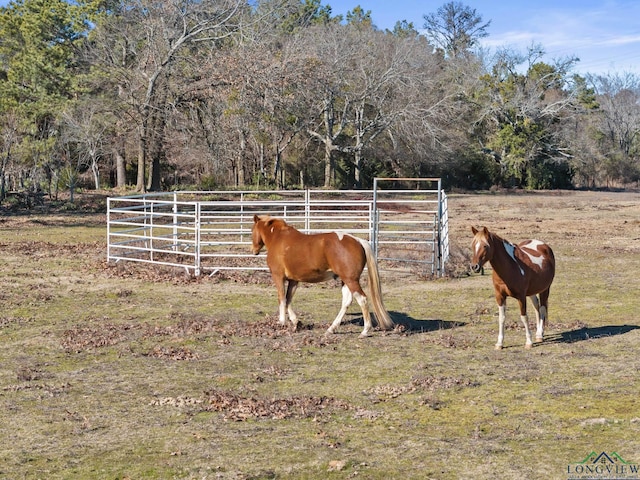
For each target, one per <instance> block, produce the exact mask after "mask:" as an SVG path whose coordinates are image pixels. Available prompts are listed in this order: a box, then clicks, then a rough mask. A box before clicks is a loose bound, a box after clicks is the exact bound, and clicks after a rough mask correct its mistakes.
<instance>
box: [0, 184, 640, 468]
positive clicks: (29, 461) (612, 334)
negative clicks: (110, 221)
mask: <svg viewBox="0 0 640 480" xmlns="http://www.w3.org/2000/svg"><path fill="white" fill-rule="evenodd" d="M449 202H450V203H449V211H450V222H451V242H452V262H451V267H450V269H451V271H452V272H453V273H454V275H452V276H451V277H450V278H446V279H438V280H425V279H420V278H412V277H407V276H396V275H395V274H393V273H391V272H385V271H383V272H382V282H383V293H384V298H385V303H386V306H387V308H388V309H389V310H390V311H391V312H392V315H393V316H394V317H395V318H396V319H397V320H398V322H399V323H400V325H401V327H400V328H398V329H396V331H394V332H380V331H376V332H375V333H374V336H373V337H370V338H366V339H359V338H358V334H359V333H360V331H361V329H362V326H361V316H360V314H359V309H358V307H357V305H354V306H352V307H351V310H350V313H349V315H348V318H347V323H346V324H345V325H343V326H342V327H341V328H340V329H339V331H338V333H337V334H336V335H333V336H330V337H325V336H324V332H325V330H326V328H327V327H328V325H329V323H330V322H331V320H333V317H334V316H335V314H336V313H337V310H338V309H339V305H340V291H339V288H338V286H337V284H332V283H328V284H323V285H314V286H303V287H301V288H300V289H299V291H298V293H297V294H296V299H295V302H294V306H295V307H297V312H298V314H299V316H300V319H301V321H302V328H301V329H300V330H299V331H297V332H291V331H290V330H288V329H286V328H282V327H279V326H278V325H277V323H276V319H277V300H276V292H275V288H274V287H273V286H272V285H271V284H270V281H269V278H268V276H267V275H266V274H264V273H257V274H235V275H224V276H213V277H208V276H203V277H199V278H189V277H186V276H185V275H184V273H183V272H181V271H177V270H171V269H165V268H152V267H149V266H145V265H140V264H119V265H108V264H107V263H106V245H105V232H106V227H105V216H104V214H101V213H86V214H82V213H78V212H77V211H75V212H71V213H64V212H51V213H48V214H44V213H39V212H37V211H34V212H30V213H29V214H6V215H3V216H2V217H0V302H1V305H2V309H1V310H0V346H1V349H0V407H1V408H0V478H2V479H36V478H42V479H61V478H64V479H85V478H91V479H93V478H95V479H172V478H186V479H272V478H273V479H332V478H335V479H345V478H364V479H381V480H382V479H442V480H445V479H461V478H465V479H467V478H473V479H496V478H497V479H524V478H526V479H567V478H570V477H574V478H575V477H579V475H578V474H579V473H581V472H583V471H586V470H585V468H586V466H588V465H591V462H592V460H593V457H590V458H589V459H587V457H588V456H589V455H590V454H591V453H595V454H596V455H599V454H600V453H602V452H605V453H607V455H609V456H612V454H613V452H615V453H616V454H617V455H619V458H620V459H622V460H624V461H625V462H627V463H626V464H624V463H622V460H617V458H618V457H615V455H613V458H614V460H615V465H614V467H618V468H622V467H626V468H627V470H626V471H627V472H630V471H631V469H632V467H634V466H639V465H640V401H639V400H638V397H639V394H638V392H639V391H640V390H639V388H640V387H639V385H640V356H639V351H640V299H639V294H640V280H639V279H638V272H639V271H640V194H638V193H629V192H627V193H624V192H623V193H612V192H548V193H520V194H460V195H456V194H453V195H451V196H450V198H449ZM470 225H476V226H481V225H485V226H487V227H489V228H490V229H493V230H494V231H496V233H498V234H500V235H502V236H504V237H505V238H507V239H509V240H512V241H514V242H515V241H520V240H524V239H525V238H531V237H534V238H538V239H540V240H545V241H547V242H548V243H549V244H550V245H551V246H552V247H553V249H554V251H555V254H556V260H557V273H556V280H555V282H554V285H553V287H552V289H551V298H550V312H549V315H550V323H549V326H548V328H547V335H546V339H545V341H544V343H541V344H540V343H537V344H535V345H534V348H533V349H531V350H525V349H524V348H523V346H524V331H523V328H522V326H521V325H520V321H519V318H518V312H517V302H515V300H513V299H510V300H508V303H507V305H508V308H507V318H508V320H507V330H506V338H505V348H504V349H503V350H502V351H495V350H494V349H493V346H494V344H495V341H496V336H497V307H496V305H495V301H494V299H493V291H492V285H491V279H490V275H484V276H482V275H473V276H469V275H467V274H466V272H465V267H464V266H465V264H466V263H467V261H468V258H469V257H468V256H469V253H470V252H469V244H470V241H471V234H470ZM530 321H533V315H532V314H531V312H530ZM585 460H586V462H585V463H582V464H580V463H579V462H583V461H585ZM601 465H605V464H601ZM612 465H613V464H612ZM596 475H597V474H596ZM629 475H630V476H628V477H627V478H640V473H638V474H629ZM634 475H635V476H634ZM592 478H608V477H604V476H600V477H598V476H596V477H593V476H592Z"/></svg>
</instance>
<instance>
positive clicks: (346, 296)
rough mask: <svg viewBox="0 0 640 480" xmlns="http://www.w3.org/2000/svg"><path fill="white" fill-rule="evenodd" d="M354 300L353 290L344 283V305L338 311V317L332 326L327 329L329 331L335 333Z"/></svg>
mask: <svg viewBox="0 0 640 480" xmlns="http://www.w3.org/2000/svg"><path fill="white" fill-rule="evenodd" d="M352 301H353V294H352V293H351V290H349V287H347V286H346V285H342V307H341V308H340V311H339V312H338V315H337V316H336V319H335V320H334V321H333V323H332V324H331V326H330V327H329V328H328V329H327V333H335V330H336V328H338V327H339V326H340V322H342V319H343V318H344V316H345V314H346V313H347V308H349V305H351V302H352Z"/></svg>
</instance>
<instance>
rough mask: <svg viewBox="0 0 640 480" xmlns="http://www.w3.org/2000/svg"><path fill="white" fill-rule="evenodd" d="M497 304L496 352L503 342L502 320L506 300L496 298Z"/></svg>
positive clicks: (504, 313)
mask: <svg viewBox="0 0 640 480" xmlns="http://www.w3.org/2000/svg"><path fill="white" fill-rule="evenodd" d="M496 301H497V302H498V341H497V342H496V350H501V349H502V342H503V341H504V320H505V316H506V310H507V299H506V298H505V297H496Z"/></svg>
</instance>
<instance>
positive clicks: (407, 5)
mask: <svg viewBox="0 0 640 480" xmlns="http://www.w3.org/2000/svg"><path fill="white" fill-rule="evenodd" d="M8 1H9V0H0V5H7V4H8ZM448 1H449V0H437V1H436V0H413V1H412V0H322V4H323V5H330V6H331V9H332V13H333V14H334V15H338V14H342V15H345V14H346V13H347V12H348V11H349V10H352V9H353V8H354V7H356V6H357V5H360V6H361V7H362V8H363V9H364V10H370V11H371V16H372V18H373V23H374V24H375V25H376V26H377V27H378V28H381V29H386V28H388V29H392V28H393V26H394V25H395V23H396V22H397V21H399V20H407V21H409V22H413V24H414V26H415V27H416V28H417V29H418V30H420V29H421V28H422V27H423V26H424V18H423V17H424V15H425V14H428V13H435V12H436V11H437V10H438V8H439V7H441V6H442V5H444V4H445V3H447V2H448ZM454 1H460V2H461V3H462V4H463V5H466V6H469V7H471V8H474V9H475V10H476V13H478V14H479V15H481V16H482V19H483V21H484V22H487V21H489V20H491V25H490V27H489V28H488V32H489V36H488V37H487V38H485V39H484V40H483V41H482V44H483V46H484V47H486V48H488V49H489V51H490V52H491V51H493V52H494V51H495V50H496V49H497V48H498V47H509V48H511V49H513V50H516V51H518V52H521V53H525V52H526V48H527V47H528V46H531V45H532V44H540V45H542V46H543V48H544V49H545V51H546V52H547V57H545V58H544V60H545V61H551V60H552V59H554V58H565V57H567V56H577V57H578V58H580V62H578V63H577V65H576V67H575V68H574V71H575V72H577V73H583V74H584V73H597V74H607V73H625V72H631V73H635V74H639V75H640V0H528V1H523V0H509V1H498V0H454Z"/></svg>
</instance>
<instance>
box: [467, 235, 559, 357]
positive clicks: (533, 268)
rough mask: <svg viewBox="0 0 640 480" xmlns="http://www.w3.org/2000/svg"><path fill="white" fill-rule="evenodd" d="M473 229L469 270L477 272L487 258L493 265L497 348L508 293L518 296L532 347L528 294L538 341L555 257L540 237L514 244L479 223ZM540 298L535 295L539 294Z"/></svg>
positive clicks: (498, 348)
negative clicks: (496, 305)
mask: <svg viewBox="0 0 640 480" xmlns="http://www.w3.org/2000/svg"><path fill="white" fill-rule="evenodd" d="M471 231H472V232H473V242H472V244H471V248H472V250H473V260H472V261H471V270H473V271H474V272H476V273H478V272H479V271H480V270H481V269H482V266H483V265H484V264H485V263H486V262H489V263H490V264H491V267H492V268H493V288H494V290H495V295H496V302H497V303H498V327H499V329H498V343H496V350H500V349H501V348H502V341H503V339H504V320H505V307H506V299H507V296H509V297H513V298H515V299H517V300H518V303H519V304H520V320H521V321H522V323H523V324H524V329H525V334H526V336H527V340H526V343H525V345H524V347H525V348H531V346H532V345H533V342H532V341H531V333H530V332H529V322H528V319H527V297H529V298H530V299H531V301H532V302H533V306H534V308H535V309H536V327H537V328H536V341H538V342H541V341H542V339H543V335H544V322H545V321H546V320H547V308H548V304H549V289H550V287H551V282H552V281H553V277H554V275H555V270H556V261H555V258H554V256H553V251H552V250H551V247H549V245H547V244H545V243H543V242H541V241H540V240H525V241H524V242H522V243H519V244H518V245H514V244H512V243H510V242H508V241H507V240H505V239H503V238H501V237H499V236H498V235H496V234H495V233H492V232H490V231H489V230H487V228H486V227H482V228H481V229H480V230H478V229H476V228H475V227H471ZM538 294H539V296H540V298H539V299H538V296H537V295H538Z"/></svg>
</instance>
